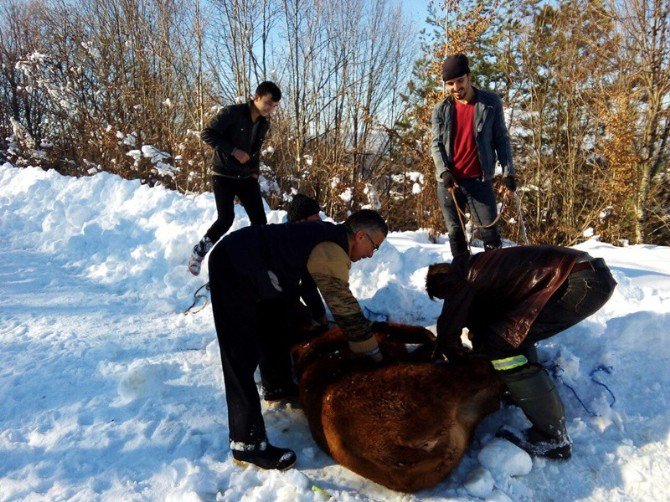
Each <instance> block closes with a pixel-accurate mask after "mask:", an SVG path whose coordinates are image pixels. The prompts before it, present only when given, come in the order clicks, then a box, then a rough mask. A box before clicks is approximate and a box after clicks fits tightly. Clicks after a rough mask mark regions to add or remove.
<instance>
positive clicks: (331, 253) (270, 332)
mask: <svg viewBox="0 0 670 502" xmlns="http://www.w3.org/2000/svg"><path fill="white" fill-rule="evenodd" d="M387 234H388V227H387V225H386V222H385V221H384V219H383V218H382V217H381V216H380V215H379V213H377V212H376V211H372V210H370V209H364V210H361V211H358V212H356V213H354V214H352V215H351V216H350V217H349V218H348V219H347V221H346V222H345V223H343V224H340V225H336V224H333V223H327V222H304V223H287V224H282V225H264V226H258V225H254V226H250V227H246V228H243V229H240V230H238V231H236V232H233V233H231V234H229V235H227V236H225V237H224V238H223V239H221V241H220V242H219V243H218V244H217V245H216V246H215V247H214V249H213V250H212V253H211V255H210V258H209V283H210V291H211V295H212V312H213V314H214V324H215V327H216V334H217V338H218V340H219V349H220V351H221V363H222V366H223V376H224V384H225V390H226V401H227V404H228V424H229V434H230V448H231V450H232V453H233V458H234V460H235V461H236V462H238V463H242V464H254V465H256V466H258V467H261V468H263V469H279V470H284V469H288V468H290V467H291V466H292V465H293V464H294V463H295V460H296V456H295V452H293V451H292V450H290V449H288V448H277V447H275V446H272V445H271V444H270V443H269V441H268V438H267V435H266V431H265V424H264V422H263V417H262V415H261V407H260V399H259V396H258V390H257V388H256V383H255V381H254V372H255V370H256V367H257V366H258V365H259V363H262V362H264V361H266V360H267V359H271V358H273V357H275V358H276V354H277V353H278V351H280V350H282V348H281V346H280V345H281V343H282V342H283V343H284V344H286V341H287V340H288V339H289V333H288V329H287V322H286V312H287V308H286V301H287V299H290V298H293V297H294V296H295V294H296V291H297V289H298V287H299V283H300V279H301V277H303V276H304V275H305V274H309V275H310V276H311V277H312V278H313V279H314V282H315V284H316V286H317V287H318V288H319V291H320V292H321V295H322V296H323V298H324V300H325V302H326V305H328V307H329V308H330V311H331V313H332V314H333V318H334V319H335V322H336V323H337V324H338V325H339V326H340V328H341V329H342V331H343V332H344V333H345V334H346V335H347V338H348V340H349V347H350V348H351V350H352V351H353V352H355V353H358V354H361V355H364V356H368V357H370V358H372V359H373V360H374V361H377V362H379V361H381V359H382V355H381V353H380V351H379V347H378V345H377V341H376V339H375V337H374V336H373V334H372V330H371V323H370V321H368V320H367V319H366V318H365V316H364V315H363V313H362V311H361V308H360V306H359V304H358V302H357V300H356V298H354V295H353V294H352V293H351V290H350V289H349V269H350V267H351V263H352V262H356V261H358V260H361V259H363V258H370V257H371V256H372V255H373V254H374V252H375V251H376V250H377V249H379V246H380V245H381V244H382V242H383V241H384V239H385V238H386V235H387Z"/></svg>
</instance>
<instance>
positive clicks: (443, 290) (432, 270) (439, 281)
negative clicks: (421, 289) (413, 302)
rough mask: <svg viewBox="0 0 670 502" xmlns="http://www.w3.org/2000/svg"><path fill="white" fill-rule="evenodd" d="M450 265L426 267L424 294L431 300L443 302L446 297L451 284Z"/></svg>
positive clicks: (440, 264)
mask: <svg viewBox="0 0 670 502" xmlns="http://www.w3.org/2000/svg"><path fill="white" fill-rule="evenodd" d="M450 276H451V264H450V263H435V264H433V265H430V266H429V267H428V273H427V274H426V292H427V293H428V296H430V298H431V300H432V299H433V298H440V299H441V300H444V298H445V297H446V296H447V293H448V289H449V283H450V282H451V281H450V279H451V277H450Z"/></svg>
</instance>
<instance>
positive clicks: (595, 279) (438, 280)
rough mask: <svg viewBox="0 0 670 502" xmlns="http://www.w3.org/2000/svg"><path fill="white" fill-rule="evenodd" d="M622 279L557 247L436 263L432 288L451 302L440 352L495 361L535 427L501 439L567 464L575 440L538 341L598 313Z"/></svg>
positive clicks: (441, 326)
mask: <svg viewBox="0 0 670 502" xmlns="http://www.w3.org/2000/svg"><path fill="white" fill-rule="evenodd" d="M615 286H616V282H615V281H614V279H613V278H612V275H611V273H610V271H609V269H608V268H607V266H606V265H605V262H604V261H603V260H602V259H601V258H598V259H595V258H593V257H591V256H590V255H589V254H587V253H585V252H583V251H578V250H575V249H569V248H563V247H558V246H519V247H511V248H504V249H497V250H493V251H489V252H487V253H481V254H477V255H474V256H472V257H470V258H469V259H465V260H460V261H457V262H455V263H454V264H453V265H452V264H449V263H440V264H436V265H432V266H431V267H430V268H429V270H428V276H427V278H426V290H427V291H428V294H429V295H430V296H431V298H432V297H438V298H442V299H444V300H445V302H444V307H443V308H442V313H441V314H440V317H439V319H438V321H437V338H438V341H437V344H438V351H439V352H441V353H442V354H444V355H446V356H447V358H448V359H450V360H454V359H457V358H459V357H462V356H463V355H464V354H465V352H466V349H465V348H464V347H463V344H462V342H461V331H462V329H463V328H464V327H467V328H468V332H469V333H468V334H469V337H470V339H471V340H472V344H473V351H474V352H475V353H478V354H480V355H483V356H485V357H487V358H489V359H490V360H491V362H492V364H493V366H494V368H495V369H496V370H497V371H498V373H499V375H500V377H501V378H502V380H503V381H504V382H505V384H506V385H507V388H508V389H509V392H510V394H511V396H512V399H513V400H514V401H515V402H516V403H517V404H518V405H519V407H520V408H521V409H522V410H523V411H524V413H525V414H526V416H527V417H528V419H529V420H530V422H531V423H532V424H533V426H532V427H531V428H530V429H528V430H526V431H524V433H523V435H519V434H517V433H515V432H513V431H510V430H506V429H503V430H501V431H500V433H499V435H500V436H502V437H505V438H506V439H509V440H510V441H512V442H514V443H515V444H517V445H518V446H520V447H521V448H523V449H525V450H526V451H528V452H529V453H531V454H533V455H536V456H544V457H548V458H555V459H568V458H570V454H571V441H570V438H569V437H568V433H567V431H566V428H565V413H564V410H563V403H562V402H561V399H560V396H559V394H558V391H557V389H556V387H555V385H554V383H553V381H552V380H551V378H550V377H549V375H548V374H547V372H546V371H545V370H544V368H543V367H542V366H541V365H539V364H538V363H537V356H536V353H535V343H536V342H538V341H539V340H543V339H545V338H549V337H550V336H553V335H555V334H557V333H560V332H561V331H564V330H566V329H567V328H569V327H570V326H573V325H575V324H577V323H578V322H580V321H582V320H583V319H585V318H587V317H589V316H590V315H591V314H593V313H595V312H596V311H597V310H598V309H600V307H602V306H603V305H604V304H605V303H606V302H607V300H608V299H609V298H610V296H611V295H612V292H613V291H614V287H615Z"/></svg>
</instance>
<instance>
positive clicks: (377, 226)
mask: <svg viewBox="0 0 670 502" xmlns="http://www.w3.org/2000/svg"><path fill="white" fill-rule="evenodd" d="M344 224H345V226H346V227H347V229H348V230H349V232H351V233H352V234H353V233H356V232H358V231H359V230H363V231H364V232H367V233H372V232H381V233H383V234H384V237H386V236H387V235H388V233H389V227H388V225H387V224H386V222H385V221H384V218H382V216H381V215H380V214H379V213H378V212H377V211H373V210H372V209H361V210H360V211H356V212H355V213H353V214H352V215H351V216H349V218H347V221H345V222H344Z"/></svg>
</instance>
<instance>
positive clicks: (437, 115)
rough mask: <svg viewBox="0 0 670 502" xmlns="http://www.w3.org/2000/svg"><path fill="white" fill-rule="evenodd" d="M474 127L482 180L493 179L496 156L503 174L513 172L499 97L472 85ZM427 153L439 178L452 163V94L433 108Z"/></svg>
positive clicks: (509, 146)
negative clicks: (473, 87) (430, 136)
mask: <svg viewBox="0 0 670 502" xmlns="http://www.w3.org/2000/svg"><path fill="white" fill-rule="evenodd" d="M475 102H476V104H475V117H474V121H475V123H474V128H473V129H474V131H475V141H476V142H477V154H478V157H479V163H480V164H481V166H482V173H483V176H484V179H485V180H487V181H488V180H491V179H493V175H494V174H495V163H496V159H497V160H498V162H500V165H501V166H502V168H503V175H505V176H507V175H510V176H513V175H514V164H513V163H512V147H511V145H510V140H509V134H508V132H507V126H506V125H505V116H504V114H503V107H502V101H501V100H500V98H499V97H498V95H497V94H494V93H492V92H487V91H482V90H481V89H477V88H475ZM431 124H432V142H431V153H432V155H433V162H434V163H435V176H436V178H437V180H438V181H441V179H442V178H441V176H442V174H443V173H444V172H445V171H448V170H451V168H452V166H453V131H454V98H453V97H452V96H449V97H448V98H446V99H445V100H444V101H441V102H440V103H438V104H437V106H435V108H434V109H433V116H432V120H431Z"/></svg>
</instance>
